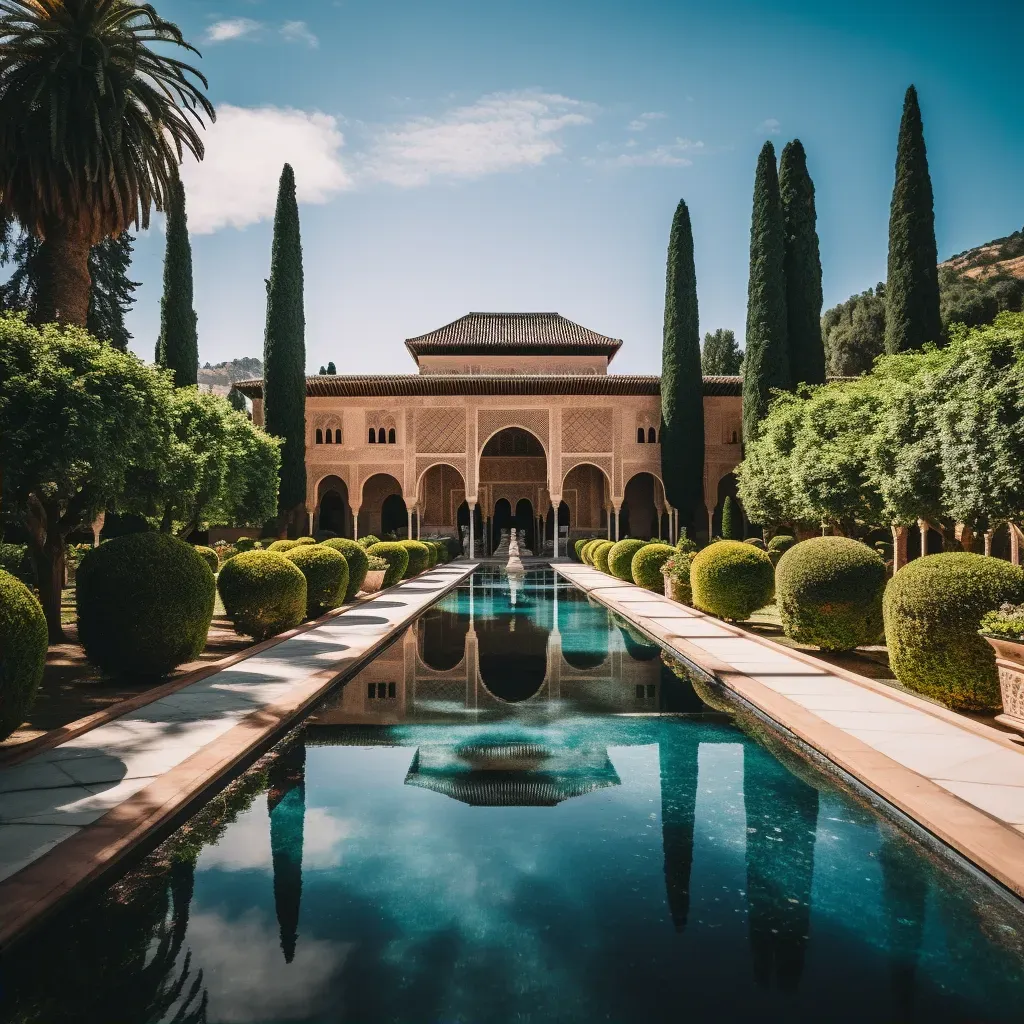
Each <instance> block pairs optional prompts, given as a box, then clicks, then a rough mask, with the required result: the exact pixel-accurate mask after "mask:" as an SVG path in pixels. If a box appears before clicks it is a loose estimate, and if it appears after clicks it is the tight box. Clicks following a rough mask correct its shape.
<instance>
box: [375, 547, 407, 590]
mask: <svg viewBox="0 0 1024 1024" xmlns="http://www.w3.org/2000/svg"><path fill="white" fill-rule="evenodd" d="M366 553H367V554H368V555H376V556H377V557H378V558H383V559H384V561H385V562H387V563H388V567H387V571H386V572H385V573H384V584H383V585H384V586H385V587H393V586H394V585H395V584H396V583H398V581H399V580H401V579H402V578H403V577H404V576H405V571H406V569H408V568H409V552H408V551H407V550H406V549H405V548H404V547H403V546H402V545H401V544H399V543H398V542H397V541H393V540H382V541H378V542H377V543H376V544H371V545H370V547H368V548H367V549H366Z"/></svg>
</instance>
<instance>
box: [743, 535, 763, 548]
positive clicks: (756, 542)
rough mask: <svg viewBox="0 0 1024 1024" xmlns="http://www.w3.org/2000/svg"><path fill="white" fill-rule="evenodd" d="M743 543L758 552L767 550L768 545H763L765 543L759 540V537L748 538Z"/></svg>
mask: <svg viewBox="0 0 1024 1024" xmlns="http://www.w3.org/2000/svg"><path fill="white" fill-rule="evenodd" d="M743 543H744V544H750V545H751V546H752V547H755V548H757V549H758V550H759V551H767V550H768V545H767V544H765V542H764V541H763V540H761V538H760V537H748V538H747V539H746V540H745V541H744V542H743Z"/></svg>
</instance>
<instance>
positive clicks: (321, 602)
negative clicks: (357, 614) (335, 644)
mask: <svg viewBox="0 0 1024 1024" xmlns="http://www.w3.org/2000/svg"><path fill="white" fill-rule="evenodd" d="M285 558H287V559H288V560H289V561H291V562H294V563H295V564H296V565H297V566H298V567H299V570H300V571H301V572H302V575H303V576H305V577H306V618H307V619H315V618H317V617H318V616H320V615H323V614H324V612H329V611H330V610H331V609H332V608H337V607H338V605H340V604H344V602H345V594H346V592H347V591H348V562H347V561H346V560H345V556H344V555H343V554H342V553H341V552H340V551H335V550H334V549H333V548H328V547H324V545H323V544H298V545H296V546H295V547H294V548H292V549H291V551H289V552H288V553H287V554H286V555H285Z"/></svg>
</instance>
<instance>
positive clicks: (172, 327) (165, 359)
mask: <svg viewBox="0 0 1024 1024" xmlns="http://www.w3.org/2000/svg"><path fill="white" fill-rule="evenodd" d="M156 361H157V363H158V364H159V365H160V366H165V367H167V368H168V369H170V370H173V371H174V383H175V386H176V387H179V388H184V387H188V386H189V385H190V384H196V383H197V382H198V378H199V335H198V332H197V331H196V311H195V309H194V308H193V305H192V245H191V243H190V242H189V240H188V218H187V216H186V214H185V186H184V185H183V184H182V183H181V181H180V180H178V181H175V182H174V184H173V185H172V186H171V194H170V201H169V202H168V204H167V250H166V255H165V256H164V294H163V296H162V297H161V299H160V340H159V341H158V342H157V346H156Z"/></svg>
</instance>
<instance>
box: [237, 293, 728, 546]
mask: <svg viewBox="0 0 1024 1024" xmlns="http://www.w3.org/2000/svg"><path fill="white" fill-rule="evenodd" d="M405 346H406V348H407V349H408V350H409V354H410V355H411V356H412V358H413V360H414V361H415V363H416V367H417V370H418V372H417V373H410V374H388V375H367V376H361V375H359V376H355V375H353V376H343V375H318V376H315V377H308V378H307V379H306V480H307V487H308V494H307V511H308V513H309V515H310V516H311V520H312V528H313V529H314V530H317V529H320V530H331V531H333V532H334V533H337V534H339V535H342V536H348V537H358V536H364V535H366V534H368V533H372V534H375V535H377V536H383V535H384V534H386V533H390V532H392V531H394V532H396V533H399V534H401V535H403V536H423V537H427V536H448V535H450V536H460V537H462V539H463V543H464V544H466V545H467V547H468V546H469V544H470V543H471V544H472V549H471V550H472V551H473V553H474V554H475V555H478V556H480V555H487V554H490V553H491V552H492V551H493V550H494V549H495V548H496V547H497V546H498V542H499V538H500V537H501V532H502V531H503V530H508V529H509V528H510V527H511V526H516V527H517V528H519V529H521V530H524V531H525V533H526V543H527V547H528V548H529V549H530V550H531V551H533V552H535V553H537V554H541V553H543V554H550V555H553V556H556V557H557V556H558V555H561V554H564V552H565V543H566V542H567V541H568V540H569V539H574V538H577V537H588V536H599V535H607V536H610V537H612V538H614V537H617V536H620V537H622V536H626V535H631V536H637V537H653V536H662V537H666V538H668V537H671V536H673V535H674V534H675V532H676V526H677V517H676V515H675V510H674V509H672V508H671V507H670V506H669V504H668V502H667V501H666V499H665V491H664V487H663V484H662V480H661V446H660V443H659V436H658V434H659V426H660V423H661V403H660V398H659V389H660V378H659V377H657V376H639V375H633V374H615V373H611V372H609V366H610V364H611V362H612V360H613V359H614V358H615V355H616V353H617V352H618V350H619V349H620V348H621V346H622V341H621V340H620V339H618V338H610V337H606V336H605V335H603V334H598V333H596V332H595V331H591V330H588V329H587V328H585V327H581V326H580V325H579V324H576V323H573V322H572V321H571V320H566V319H565V318H564V317H562V316H560V315H559V314H557V313H469V314H468V315H466V316H464V317H462V318H460V319H459V320H456V321H455V322H454V323H450V324H448V325H446V326H444V327H441V328H438V329H437V330H435V331H431V332H430V333H429V334H423V335H420V336H419V337H416V338H409V339H408V340H407V341H406V343H405ZM237 387H238V389H239V390H240V391H241V392H242V393H243V394H245V395H246V396H247V397H248V398H250V399H252V402H253V418H254V420H255V422H257V423H262V422H263V401H262V398H263V390H262V381H259V380H252V381H243V382H241V383H239V384H238V385H237ZM741 406H742V398H741V379H740V378H739V377H705V378H704V421H705V431H704V445H705V453H704V455H705V459H704V464H705V470H704V474H705V475H704V495H705V504H706V506H707V510H708V515H709V530H710V531H711V532H714V530H715V527H716V524H717V520H716V519H715V515H716V510H717V511H718V514H719V515H720V506H721V500H722V498H723V497H724V495H725V494H726V493H733V494H734V493H735V477H734V476H733V472H732V471H733V469H734V468H735V466H736V464H737V463H738V462H739V461H740V457H741V455H740V453H741V444H740V438H741V434H742V427H741V423H742V409H741ZM556 523H557V529H556Z"/></svg>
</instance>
